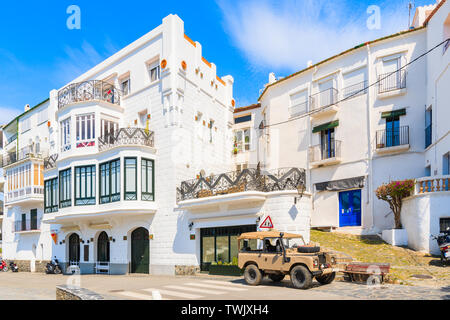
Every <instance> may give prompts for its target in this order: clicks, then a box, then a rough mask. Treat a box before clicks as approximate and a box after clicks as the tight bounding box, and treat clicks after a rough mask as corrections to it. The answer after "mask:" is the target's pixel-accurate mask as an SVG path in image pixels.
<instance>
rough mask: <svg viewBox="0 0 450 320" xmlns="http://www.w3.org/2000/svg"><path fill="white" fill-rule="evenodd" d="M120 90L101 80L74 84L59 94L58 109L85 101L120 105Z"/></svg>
mask: <svg viewBox="0 0 450 320" xmlns="http://www.w3.org/2000/svg"><path fill="white" fill-rule="evenodd" d="M120 95H121V94H120V90H119V89H117V88H115V87H114V86H113V85H112V84H110V83H108V82H105V81H101V80H90V81H85V82H80V83H73V84H70V85H68V86H67V87H65V88H63V89H61V90H60V91H59V92H58V109H61V108H63V107H65V106H66V105H69V104H73V103H78V102H85V101H104V102H108V103H111V104H116V105H120Z"/></svg>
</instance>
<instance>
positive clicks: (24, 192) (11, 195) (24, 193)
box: [5, 186, 44, 203]
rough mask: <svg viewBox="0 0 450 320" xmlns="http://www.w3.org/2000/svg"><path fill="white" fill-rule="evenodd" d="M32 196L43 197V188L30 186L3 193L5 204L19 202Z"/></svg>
mask: <svg viewBox="0 0 450 320" xmlns="http://www.w3.org/2000/svg"><path fill="white" fill-rule="evenodd" d="M32 196H42V197H43V196H44V188H43V187H38V186H30V187H25V188H21V189H18V190H14V191H9V192H6V193H5V197H6V199H5V203H8V202H12V201H19V200H23V199H26V198H27V197H32Z"/></svg>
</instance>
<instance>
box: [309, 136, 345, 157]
mask: <svg viewBox="0 0 450 320" xmlns="http://www.w3.org/2000/svg"><path fill="white" fill-rule="evenodd" d="M340 157H341V141H339V140H332V141H331V143H330V145H316V146H312V147H310V148H309V161H310V162H318V161H322V160H327V159H333V158H340Z"/></svg>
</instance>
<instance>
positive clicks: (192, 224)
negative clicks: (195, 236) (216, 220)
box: [189, 222, 194, 231]
mask: <svg viewBox="0 0 450 320" xmlns="http://www.w3.org/2000/svg"><path fill="white" fill-rule="evenodd" d="M192 227H194V223H193V222H191V223H189V231H192Z"/></svg>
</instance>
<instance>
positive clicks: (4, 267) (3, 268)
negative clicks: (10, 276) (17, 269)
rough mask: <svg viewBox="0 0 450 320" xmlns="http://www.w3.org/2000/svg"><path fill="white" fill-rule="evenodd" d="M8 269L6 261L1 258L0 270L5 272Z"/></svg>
mask: <svg viewBox="0 0 450 320" xmlns="http://www.w3.org/2000/svg"><path fill="white" fill-rule="evenodd" d="M8 270H9V268H8V265H7V264H6V261H5V260H2V263H1V264H0V271H3V272H6V271H8Z"/></svg>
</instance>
